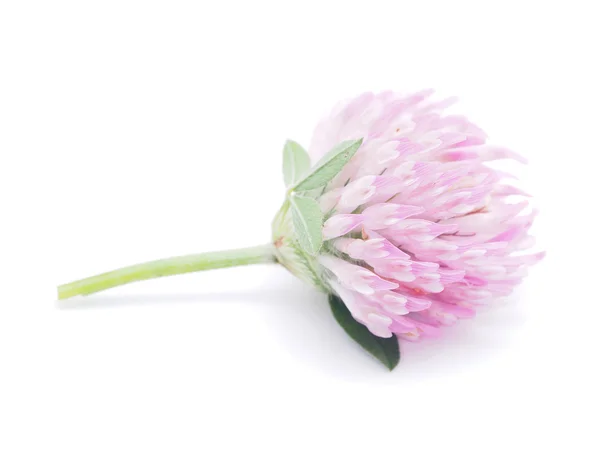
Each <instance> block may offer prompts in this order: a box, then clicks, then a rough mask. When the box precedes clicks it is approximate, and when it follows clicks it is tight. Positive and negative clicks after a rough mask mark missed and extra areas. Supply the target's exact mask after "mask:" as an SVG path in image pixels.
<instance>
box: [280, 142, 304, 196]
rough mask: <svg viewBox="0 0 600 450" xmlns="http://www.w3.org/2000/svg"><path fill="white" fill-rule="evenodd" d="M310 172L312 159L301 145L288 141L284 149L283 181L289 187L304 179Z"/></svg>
mask: <svg viewBox="0 0 600 450" xmlns="http://www.w3.org/2000/svg"><path fill="white" fill-rule="evenodd" d="M309 170H310V157H309V156H308V153H306V150H304V149H303V148H302V146H301V145H300V144H298V143H297V142H294V141H287V142H286V143H285V146H284V147H283V180H284V181H285V186H286V187H289V186H291V185H293V184H295V183H297V182H298V181H300V180H301V179H302V177H304V176H305V175H306V174H307V173H308V171H309Z"/></svg>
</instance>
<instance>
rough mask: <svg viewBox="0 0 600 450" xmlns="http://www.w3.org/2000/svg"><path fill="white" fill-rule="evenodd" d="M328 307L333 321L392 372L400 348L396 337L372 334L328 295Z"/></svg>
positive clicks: (334, 297) (398, 359)
mask: <svg viewBox="0 0 600 450" xmlns="http://www.w3.org/2000/svg"><path fill="white" fill-rule="evenodd" d="M329 306H330V307H331V312H332V313H333V316H334V317H335V320H337V322H338V323H339V324H340V325H341V326H342V328H343V329H344V331H345V332H346V333H348V335H349V336H350V337H351V338H352V339H354V340H355V341H356V342H358V343H359V344H360V346H361V347H362V348H364V349H365V350H366V351H368V352H369V353H370V354H371V355H373V356H374V357H375V358H377V359H378V360H379V361H381V362H382V363H383V364H384V365H385V366H386V367H387V368H388V369H390V370H393V369H394V367H396V366H397V365H398V362H399V361H400V347H399V346H398V339H397V338H396V336H392V337H389V338H382V337H379V336H375V335H374V334H372V333H371V332H370V331H369V329H368V328H367V327H365V326H364V325H363V324H361V323H359V322H357V321H356V319H354V317H352V314H350V311H349V310H348V308H346V305H345V304H344V302H343V301H342V300H341V299H340V298H339V297H337V296H335V295H333V294H330V295H329Z"/></svg>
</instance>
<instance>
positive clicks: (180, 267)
mask: <svg viewBox="0 0 600 450" xmlns="http://www.w3.org/2000/svg"><path fill="white" fill-rule="evenodd" d="M274 262H277V261H276V259H275V256H274V252H273V245H271V244H267V245H260V246H257V247H248V248H241V249H236V250H225V251H220V252H211V253H200V254H198V255H188V256H176V257H174V258H167V259H159V260H156V261H150V262H147V263H142V264H136V265H135V266H129V267H123V268H121V269H117V270H113V271H112V272H106V273H102V274H100V275H96V276H93V277H90V278H84V279H83V280H78V281H74V282H72V283H68V284H63V285H62V286H59V287H58V299H59V300H63V299H65V298H69V297H74V296H76V295H88V294H92V293H94V292H99V291H103V290H105V289H110V288H113V287H116V286H121V285H123V284H127V283H133V282H135V281H142V280H149V279H152V278H159V277H166V276H169V275H179V274H182V273H189V272H200V271H202V270H211V269H221V268H224V267H234V266H246V265H249V264H262V263H274Z"/></svg>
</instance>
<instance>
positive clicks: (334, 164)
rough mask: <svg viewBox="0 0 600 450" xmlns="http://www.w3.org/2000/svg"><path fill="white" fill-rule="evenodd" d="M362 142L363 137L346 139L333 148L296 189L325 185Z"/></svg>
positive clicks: (305, 189)
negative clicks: (351, 139) (352, 139)
mask: <svg viewBox="0 0 600 450" xmlns="http://www.w3.org/2000/svg"><path fill="white" fill-rule="evenodd" d="M361 144H362V139H358V140H355V141H344V142H342V143H341V144H338V145H336V146H335V147H334V148H333V149H331V150H330V151H329V152H327V154H326V155H325V156H323V158H321V160H320V161H319V162H317V164H316V165H315V168H314V169H313V170H312V172H311V173H309V174H308V175H307V176H306V177H304V179H303V180H302V181H300V182H299V183H298V184H297V185H296V186H295V187H294V190H295V191H299V192H301V191H310V190H312V189H316V188H318V187H321V186H324V185H325V184H327V183H329V182H330V181H331V180H332V179H333V177H335V176H336V175H337V174H338V173H340V171H341V170H342V169H343V167H344V166H345V165H346V163H347V162H348V161H350V158H352V157H353V156H354V154H355V153H356V151H357V150H358V148H359V147H360V146H361Z"/></svg>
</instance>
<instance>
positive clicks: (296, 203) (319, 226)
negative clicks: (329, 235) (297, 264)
mask: <svg viewBox="0 0 600 450" xmlns="http://www.w3.org/2000/svg"><path fill="white" fill-rule="evenodd" d="M289 199H290V205H291V207H292V222H293V224H294V231H295V232H296V237H297V239H298V243H299V244H300V247H301V248H302V250H303V251H305V252H306V253H308V254H309V255H312V256H315V255H317V253H319V250H321V246H322V245H323V213H322V212H321V208H319V204H318V203H317V201H316V200H314V199H312V198H309V197H302V196H301V195H296V194H295V193H292V195H290V197H289Z"/></svg>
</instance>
